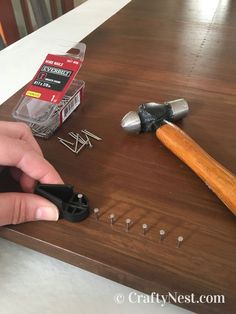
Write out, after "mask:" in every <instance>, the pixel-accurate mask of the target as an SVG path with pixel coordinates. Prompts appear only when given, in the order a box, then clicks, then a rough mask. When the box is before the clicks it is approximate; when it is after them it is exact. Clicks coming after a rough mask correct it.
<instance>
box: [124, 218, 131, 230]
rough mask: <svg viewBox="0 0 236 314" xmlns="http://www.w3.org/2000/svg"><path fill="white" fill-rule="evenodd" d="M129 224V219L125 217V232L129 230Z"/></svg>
mask: <svg viewBox="0 0 236 314" xmlns="http://www.w3.org/2000/svg"><path fill="white" fill-rule="evenodd" d="M130 224H131V219H129V218H127V219H125V225H126V226H125V230H126V232H129V227H130Z"/></svg>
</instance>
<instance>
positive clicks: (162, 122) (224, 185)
mask: <svg viewBox="0 0 236 314" xmlns="http://www.w3.org/2000/svg"><path fill="white" fill-rule="evenodd" d="M188 111H189V107H188V103H187V101H186V100H184V99H177V100H173V101H169V102H166V103H164V104H160V103H154V102H150V103H146V104H142V105H140V106H139V109H138V112H135V111H130V112H129V113H127V114H126V115H125V116H124V117H123V119H122V121H121V126H122V128H123V129H124V130H125V131H127V132H129V133H140V132H150V131H155V132H156V136H157V138H158V139H159V140H160V141H161V142H162V143H163V144H164V145H165V146H166V147H167V148H168V149H169V150H170V151H172V153H174V154H175V155H176V156H177V157H178V158H179V159H181V160H182V161H183V162H184V163H185V164H186V165H188V166H189V167H190V168H191V169H192V170H193V171H194V172H195V173H196V174H197V175H198V176H199V177H200V178H201V179H202V180H203V181H204V182H205V184H206V185H207V186H208V187H209V188H210V189H211V190H212V191H213V192H214V193H215V194H216V195H217V196H218V197H219V199H220V200H221V201H222V202H223V203H224V204H225V205H226V206H227V207H228V208H229V209H230V210H231V212H232V213H233V214H234V215H236V176H235V175H234V174H233V173H231V172H230V171H229V170H227V169H226V168H225V167H223V166H222V165H221V164H220V163H219V162H217V161H216V160H215V159H214V158H212V157H211V156H210V155H209V154H208V153H207V152H205V151H204V150H203V149H202V148H201V147H200V146H199V145H198V144H197V143H196V142H195V141H194V140H193V139H192V138H191V137H189V136H188V135H187V134H186V133H184V132H183V131H182V130H181V129H180V128H179V127H177V126H176V125H175V124H173V123H172V122H174V121H177V120H180V119H182V118H184V117H185V116H186V115H187V113H188Z"/></svg>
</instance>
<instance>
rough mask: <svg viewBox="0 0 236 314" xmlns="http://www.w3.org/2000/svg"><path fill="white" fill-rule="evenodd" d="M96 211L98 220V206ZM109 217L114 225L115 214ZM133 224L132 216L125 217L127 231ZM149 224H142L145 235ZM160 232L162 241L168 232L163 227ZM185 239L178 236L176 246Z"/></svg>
mask: <svg viewBox="0 0 236 314" xmlns="http://www.w3.org/2000/svg"><path fill="white" fill-rule="evenodd" d="M93 212H94V215H95V217H96V219H97V220H98V219H99V209H98V208H94V210H93ZM108 219H109V220H110V224H111V225H114V223H115V221H116V217H115V215H114V214H110V215H109V216H108ZM131 225H132V220H131V219H130V218H126V219H125V231H126V232H129V228H130V226H131ZM148 228H149V227H148V225H147V224H142V233H143V235H145V234H146V232H147V230H148ZM159 234H160V241H161V242H162V241H163V240H164V238H165V235H166V232H165V230H163V229H161V230H160V231H159ZM183 241H184V238H183V236H178V238H177V244H176V247H177V248H179V247H180V244H181V243H182V242H183Z"/></svg>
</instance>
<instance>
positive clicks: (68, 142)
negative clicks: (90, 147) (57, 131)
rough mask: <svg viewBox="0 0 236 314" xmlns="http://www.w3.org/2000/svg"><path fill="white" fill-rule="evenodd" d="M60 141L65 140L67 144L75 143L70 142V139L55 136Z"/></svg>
mask: <svg viewBox="0 0 236 314" xmlns="http://www.w3.org/2000/svg"><path fill="white" fill-rule="evenodd" d="M57 138H58V139H59V140H60V141H63V142H65V143H67V144H70V145H75V143H72V142H70V141H67V140H65V139H64V138H61V137H57Z"/></svg>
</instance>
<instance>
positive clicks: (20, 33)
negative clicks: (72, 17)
mask: <svg viewBox="0 0 236 314" xmlns="http://www.w3.org/2000/svg"><path fill="white" fill-rule="evenodd" d="M85 1H86V0H40V1H39V0H0V50H1V49H3V48H5V47H6V46H8V45H10V44H12V43H14V42H15V41H17V40H19V39H20V38H22V37H24V36H26V35H28V34H30V33H32V32H33V31H35V30H36V29H38V28H40V27H41V26H43V25H45V24H47V23H49V22H50V21H52V20H54V19H56V18H58V17H59V16H61V15H62V14H65V13H66V12H68V11H70V10H72V9H73V8H75V7H76V6H79V5H80V4H82V3H83V2H85Z"/></svg>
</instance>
